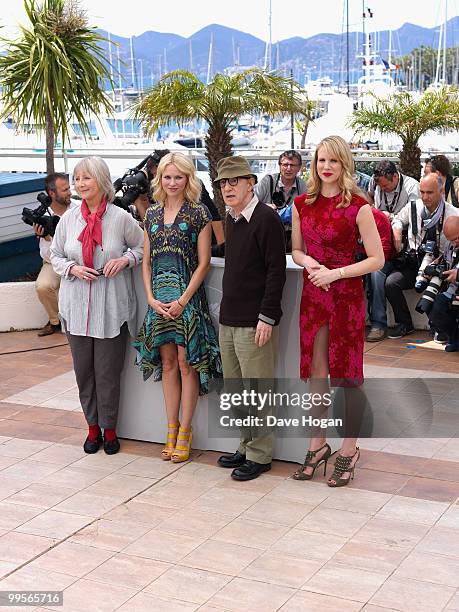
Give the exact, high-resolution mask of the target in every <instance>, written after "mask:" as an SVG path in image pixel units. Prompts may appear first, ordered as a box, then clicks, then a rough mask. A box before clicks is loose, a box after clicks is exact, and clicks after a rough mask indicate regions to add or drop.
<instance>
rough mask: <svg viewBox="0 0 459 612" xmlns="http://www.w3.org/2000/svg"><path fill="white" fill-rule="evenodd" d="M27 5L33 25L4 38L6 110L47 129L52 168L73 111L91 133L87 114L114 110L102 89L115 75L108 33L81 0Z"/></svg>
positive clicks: (1, 61)
mask: <svg viewBox="0 0 459 612" xmlns="http://www.w3.org/2000/svg"><path fill="white" fill-rule="evenodd" d="M24 6H25V10H26V13H27V17H28V19H29V21H30V26H29V27H27V28H26V27H24V26H21V28H20V37H19V38H17V39H16V40H7V39H5V38H2V39H0V40H1V42H2V43H3V44H4V45H5V47H6V49H7V51H6V54H5V55H3V56H0V82H1V86H2V97H3V111H2V115H1V116H2V117H11V118H12V120H13V121H14V122H15V123H16V124H17V125H18V126H20V127H21V128H23V129H27V127H29V126H31V125H32V124H33V125H34V127H35V129H36V130H37V131H38V132H45V134H46V171H47V172H48V173H50V172H53V171H54V146H55V141H56V137H57V135H60V136H61V138H62V142H63V143H64V142H65V140H66V139H67V138H68V127H67V125H68V122H69V120H70V119H71V118H72V116H73V117H75V119H76V120H77V121H78V122H79V124H80V126H81V130H82V133H83V135H84V136H85V137H86V138H87V137H89V136H90V131H89V126H88V124H87V122H86V121H87V116H88V114H89V113H94V114H98V113H100V112H102V111H105V112H110V111H111V110H112V105H111V102H110V101H109V99H108V97H107V96H106V95H105V93H104V91H103V89H102V87H103V82H104V80H105V81H108V82H109V83H110V84H112V81H111V78H110V72H109V69H108V68H107V66H106V64H105V58H104V54H103V51H102V49H101V48H100V46H99V44H100V43H101V42H102V41H104V40H105V39H104V38H103V37H102V36H99V35H98V34H97V33H96V32H95V30H94V28H91V27H89V26H88V21H87V18H86V14H85V12H84V11H82V10H81V9H80V8H79V6H78V3H77V2H76V1H74V0H43V3H42V4H40V5H39V4H37V3H36V1H35V0H25V1H24ZM29 129H30V127H29Z"/></svg>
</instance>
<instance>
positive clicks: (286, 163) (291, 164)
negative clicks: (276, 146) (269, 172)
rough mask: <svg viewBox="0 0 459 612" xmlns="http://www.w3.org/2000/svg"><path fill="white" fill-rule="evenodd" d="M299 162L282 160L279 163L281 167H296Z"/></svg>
mask: <svg viewBox="0 0 459 612" xmlns="http://www.w3.org/2000/svg"><path fill="white" fill-rule="evenodd" d="M299 165H300V164H297V163H293V162H292V163H289V162H282V163H281V164H280V167H281V168H298V167H299Z"/></svg>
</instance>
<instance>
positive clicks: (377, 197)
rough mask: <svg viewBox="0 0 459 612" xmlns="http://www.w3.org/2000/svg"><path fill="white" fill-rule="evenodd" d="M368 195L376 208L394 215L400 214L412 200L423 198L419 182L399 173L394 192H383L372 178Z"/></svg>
mask: <svg viewBox="0 0 459 612" xmlns="http://www.w3.org/2000/svg"><path fill="white" fill-rule="evenodd" d="M402 177H403V181H402ZM400 185H401V189H400ZM368 193H369V194H370V195H371V197H372V198H373V199H374V202H375V208H379V210H383V211H388V212H390V213H391V214H393V215H396V214H397V213H399V212H400V211H401V210H402V208H403V207H404V206H405V205H406V204H407V203H408V202H410V201H411V200H417V199H418V198H420V197H421V194H420V192H419V182H418V181H417V180H416V179H414V178H412V177H411V176H406V175H405V174H401V173H400V172H399V173H398V183H397V187H396V188H395V189H394V191H389V192H385V191H383V190H382V189H381V188H380V187H378V186H377V185H375V181H374V179H373V178H372V179H371V180H370V184H369V186H368ZM392 203H393V204H394V207H393V210H390V208H391V205H392Z"/></svg>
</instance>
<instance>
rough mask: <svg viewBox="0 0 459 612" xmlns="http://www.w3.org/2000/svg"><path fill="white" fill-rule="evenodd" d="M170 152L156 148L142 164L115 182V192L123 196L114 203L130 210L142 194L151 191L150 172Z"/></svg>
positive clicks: (151, 178)
mask: <svg viewBox="0 0 459 612" xmlns="http://www.w3.org/2000/svg"><path fill="white" fill-rule="evenodd" d="M167 153H169V150H168V149H163V150H162V149H155V150H154V152H153V153H152V154H150V155H147V157H146V158H145V159H143V160H142V161H141V162H140V164H138V165H137V166H136V167H135V168H130V169H129V170H128V171H127V172H126V174H124V176H122V177H121V178H119V179H116V181H115V182H114V183H113V187H114V189H115V193H118V192H119V191H121V192H122V195H121V196H117V197H115V199H114V200H113V204H116V206H119V207H120V208H123V209H124V210H128V209H129V206H131V204H134V202H135V201H136V200H137V198H138V197H139V196H140V195H145V194H147V193H149V191H150V182H151V181H152V180H153V176H152V174H151V173H150V168H151V166H158V165H159V162H160V161H161V159H162V158H163V157H164V156H165V155H167Z"/></svg>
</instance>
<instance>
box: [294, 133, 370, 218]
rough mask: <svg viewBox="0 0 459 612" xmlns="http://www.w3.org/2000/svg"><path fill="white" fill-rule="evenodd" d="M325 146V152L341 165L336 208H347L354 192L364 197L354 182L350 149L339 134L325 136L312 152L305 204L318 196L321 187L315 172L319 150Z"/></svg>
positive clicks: (310, 202)
mask: <svg viewBox="0 0 459 612" xmlns="http://www.w3.org/2000/svg"><path fill="white" fill-rule="evenodd" d="M322 147H325V149H326V150H327V153H329V154H330V155H333V157H335V158H336V159H337V160H338V161H339V162H341V165H342V171H341V175H340V177H339V179H338V187H339V190H340V192H341V195H342V198H341V202H340V203H339V204H338V205H337V206H336V208H347V207H348V206H349V205H350V203H351V200H352V196H353V195H354V194H357V195H360V196H362V197H365V195H364V193H363V191H361V190H360V189H359V188H358V187H357V184H356V182H355V175H354V173H355V166H354V159H353V157H352V153H351V149H350V147H349V145H348V144H347V142H346V141H345V140H344V138H341V136H327V137H326V138H324V139H323V140H321V141H320V142H319V144H318V145H317V148H316V150H315V152H314V157H313V158H312V162H311V176H310V179H309V181H308V184H307V194H308V195H307V199H306V204H313V203H314V202H315V201H316V200H317V198H318V197H319V194H320V190H321V187H322V181H321V179H320V177H319V175H318V173H317V160H318V157H319V150H320V149H321V148H322Z"/></svg>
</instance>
